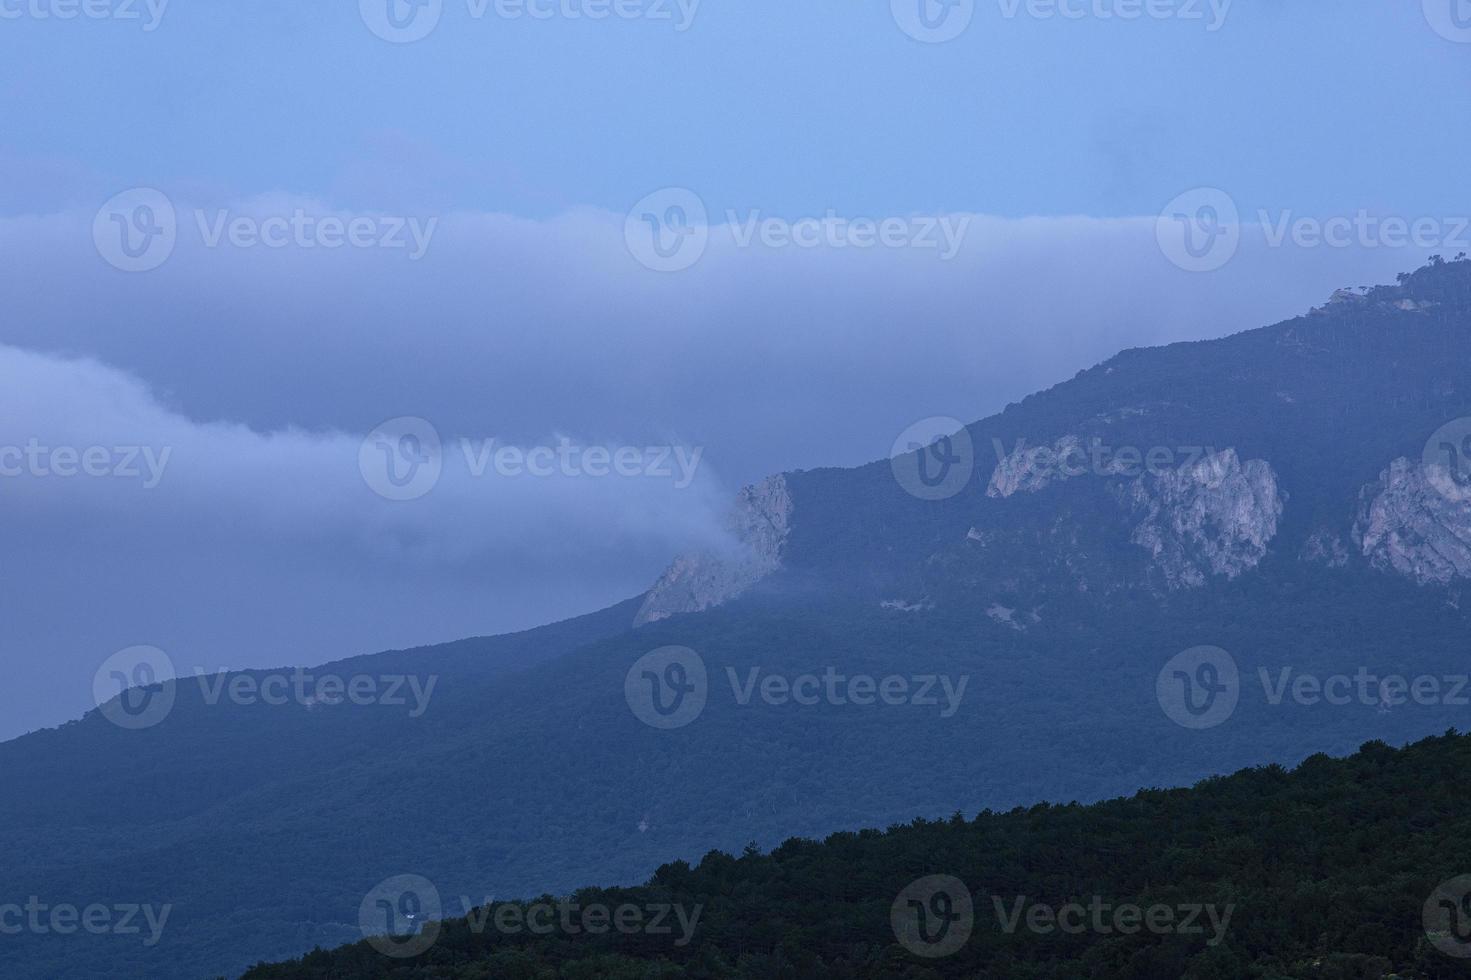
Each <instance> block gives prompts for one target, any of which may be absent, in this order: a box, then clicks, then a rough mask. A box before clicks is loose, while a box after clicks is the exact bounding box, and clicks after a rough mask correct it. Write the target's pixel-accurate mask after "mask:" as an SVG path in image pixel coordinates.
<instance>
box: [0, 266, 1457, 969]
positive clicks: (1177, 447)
mask: <svg viewBox="0 0 1471 980" xmlns="http://www.w3.org/2000/svg"><path fill="white" fill-rule="evenodd" d="M984 316H985V311H977V317H978V319H983V318H984ZM936 354H937V356H943V352H936ZM874 383H875V384H880V383H882V379H874ZM1468 416H1471V262H1468V261H1464V260H1460V259H1458V260H1456V261H1451V262H1446V261H1443V260H1438V259H1437V260H1435V261H1434V262H1433V263H1432V264H1431V265H1429V266H1427V267H1425V268H1422V269H1420V270H1417V271H1416V272H1414V273H1409V274H1406V275H1403V276H1401V277H1400V279H1399V281H1398V282H1397V283H1396V284H1394V285H1386V286H1380V287H1376V288H1373V289H1368V290H1352V291H1340V292H1339V293H1337V294H1335V295H1334V296H1333V297H1332V298H1331V299H1330V300H1329V301H1328V302H1326V303H1325V305H1323V306H1322V307H1319V308H1317V309H1314V310H1312V311H1310V312H1308V313H1305V314H1304V315H1302V316H1298V317H1295V318H1293V319H1291V320H1288V321H1285V322H1282V323H1279V324H1275V325H1273V326H1269V327H1265V328H1260V329H1255V330H1251V331H1248V332H1245V333H1240V334H1237V335H1234V336H1231V337H1227V338H1224V339H1220V340H1213V341H1205V342H1197V343H1186V344H1176V345H1172V346H1168V347H1163V348H1152V349H1141V350H1128V351H1124V352H1122V353H1120V354H1119V355H1117V356H1115V357H1114V358H1112V359H1110V360H1108V361H1106V362H1104V363H1103V364H1100V365H1097V366H1096V367H1093V368H1090V369H1089V370H1086V371H1083V372H1081V373H1079V374H1078V375H1077V376H1076V377H1075V378H1073V379H1071V380H1069V381H1067V382H1065V383H1062V384H1059V385H1057V386H1056V387H1054V388H1051V389H1049V390H1047V391H1044V392H1040V393H1038V394H1035V395H1032V396H1031V397H1029V398H1027V399H1025V400H1024V401H1022V402H1021V403H1019V404H1015V405H1011V406H1008V407H1007V408H1006V409H1005V410H1004V411H1003V412H1001V413H999V414H997V415H995V416H992V417H990V418H987V419H983V420H981V421H979V422H975V423H973V424H970V425H964V426H962V425H960V424H959V423H956V424H955V425H954V426H947V425H946V424H945V423H943V422H939V423H934V424H932V425H931V426H930V427H929V429H927V430H926V434H925V435H924V436H922V437H918V438H916V439H914V440H910V441H907V442H906V441H905V440H901V444H900V445H899V446H898V447H896V448H897V452H896V455H895V456H894V458H892V459H886V460H881V461H877V462H874V463H871V464H869V465H867V466H862V467H858V468H856V469H821V470H812V471H799V472H791V473H785V474H780V475H776V476H773V477H770V478H769V479H767V480H765V481H762V482H761V483H759V484H757V485H755V486H752V487H749V488H747V489H745V490H743V491H741V493H740V494H739V495H738V497H737V500H736V502H735V505H734V507H733V508H732V511H731V514H730V518H729V521H728V529H729V532H730V533H729V541H728V543H727V545H726V546H724V547H721V548H713V549H706V550H701V551H694V552H691V553H690V554H687V555H684V556H681V557H679V558H677V559H676V560H675V561H674V562H673V563H672V564H671V566H670V568H669V569H668V571H666V572H665V574H664V575H663V576H661V577H660V579H659V580H658V581H657V582H656V583H653V585H652V587H651V588H650V590H649V591H648V592H647V593H645V594H644V595H641V596H637V597H634V598H632V599H630V600H629V601H627V602H624V603H620V604H619V605H617V606H614V607H612V608H609V609H606V610H603V611H600V612H597V613H594V614H591V615H588V616H584V617H581V618H578V619H574V620H570V621H568V622H564V623H559V624H555V625H552V626H548V627H544V628H541V629H538V630H532V631H529V632H526V633H521V634H516V635H513V636H505V637H496V638H488V639H473V640H464V641H460V642H458V643H453V644H448V645H444V646H439V647H431V648H425V649H420V650H406V651H394V652H388V653H381V654H375V655H372V656H368V657H360V658H354V659H351V660H348V661H343V662H339V663H336V664H329V665H324V666H323V667H319V668H312V669H311V671H310V672H308V675H309V676H308V677H307V679H306V681H305V683H306V684H307V685H308V686H309V687H310V689H311V691H312V692H313V693H312V694H311V695H310V696H307V697H285V698H283V699H279V700H280V703H271V701H270V700H269V699H267V698H266V697H264V696H263V694H264V692H266V691H268V690H273V689H274V690H284V688H283V687H282V685H287V684H290V683H294V682H295V678H294V677H292V676H291V672H290V671H276V672H272V671H252V672H247V673H244V674H240V675H235V676H232V677H219V678H205V679H197V678H183V679H180V680H177V681H170V682H166V683H164V684H161V685H160V684H153V685H145V686H144V687H143V688H141V689H135V690H132V691H126V692H123V693H120V694H118V696H117V697H116V698H115V699H113V701H111V702H109V703H107V704H104V705H103V707H102V708H100V709H99V710H97V711H94V712H90V713H89V714H88V715H86V716H85V717H83V718H82V719H80V720H78V721H74V722H71V723H69V724H67V725H64V726H62V727H60V728H56V729H49V730H45V731H40V732H36V733H33V734H30V735H27V736H24V737H22V738H19V739H15V740H13V741H10V742H7V743H4V744H3V745H0V772H4V773H5V774H6V783H7V788H8V792H7V793H6V794H4V796H3V798H0V821H3V823H4V826H5V827H6V828H7V831H8V842H9V844H10V846H9V847H7V848H5V849H4V851H3V852H0V872H3V873H0V880H3V881H4V882H5V883H6V889H7V890H8V891H9V896H7V895H3V894H0V904H3V903H4V902H6V901H15V902H24V901H26V899H27V898H28V897H30V896H48V897H49V900H50V901H66V902H71V903H75V904H77V905H86V904H87V903H91V902H100V903H105V904H108V905H113V904H116V903H137V904H140V905H142V904H147V905H151V906H158V907H161V906H163V905H165V904H166V905H168V906H169V907H170V912H169V918H168V921H167V925H166V927H165V928H164V929H163V930H162V934H161V938H160V939H159V941H158V942H157V943H156V944H154V945H146V944H145V943H144V942H143V938H147V937H146V936H145V937H142V938H140V937H138V936H133V935H117V934H107V935H90V934H85V933H77V934H74V935H70V936H67V937H65V938H64V939H63V937H60V936H56V935H39V934H35V933H30V934H25V935H19V936H13V937H7V939H6V949H7V956H6V972H7V975H9V976H13V977H17V978H22V980H26V978H32V977H36V978H40V977H54V976H68V977H106V976H117V975H126V976H149V977H154V978H160V980H170V978H176V977H177V978H184V977H188V978H198V977H201V976H213V975H223V974H232V975H235V974H238V973H239V972H240V971H241V970H244V969H245V968H247V967H248V966H249V965H250V964H252V963H256V962H258V961H261V960H273V959H285V958H289V957H293V956H297V955H299V954H301V953H303V952H305V951H307V950H310V949H312V948H314V947H318V946H321V947H331V946H337V945H341V944H343V943H348V942H354V941H357V940H359V939H361V938H362V937H363V929H364V927H363V925H362V921H361V920H362V916H361V909H362V906H363V905H364V902H365V896H372V895H373V894H374V892H375V889H377V888H378V887H379V886H380V885H381V884H382V883H383V882H385V881H387V880H390V879H393V878H395V876H402V875H413V876H417V877H419V878H422V879H423V880H427V881H430V882H432V883H433V884H434V886H435V890H436V891H437V893H438V894H439V896H440V897H441V898H442V900H443V905H442V908H441V910H440V911H441V912H442V913H443V914H444V915H446V916H455V915H463V914H465V913H467V912H469V911H471V910H472V909H475V908H477V907H483V906H484V905H485V904H487V903H488V902H490V901H492V900H504V899H518V898H526V897H529V896H536V895H542V894H557V895H560V894H568V893H570V892H571V891H572V890H574V889H577V888H582V887H586V886H589V885H599V886H613V885H629V884H633V883H637V882H643V881H646V880H649V878H650V875H652V874H654V872H655V871H656V869H660V868H661V867H666V866H667V865H668V864H669V862H671V861H678V860H684V861H694V860H697V859H699V858H700V857H701V856H702V855H705V854H707V853H708V852H710V851H711V850H723V851H729V852H731V853H737V852H742V851H743V849H744V848H746V847H747V846H748V845H752V846H753V847H754V848H755V849H757V852H758V853H759V849H761V848H771V847H775V846H776V845H778V844H780V843H781V842H782V841H785V840H788V839H789V838H793V837H796V838H823V837H826V836H827V835H830V834H832V833H834V832H843V831H858V830H860V829H861V828H871V827H883V826H890V825H896V824H909V823H912V822H913V821H915V820H916V819H917V818H923V819H928V820H941V819H946V818H950V817H951V816H952V815H954V814H957V813H961V814H974V813H977V812H980V811H982V810H986V809H991V810H998V809H1007V808H1011V807H1016V806H1023V805H1032V804H1036V803H1038V802H1040V801H1054V802H1068V801H1080V802H1083V803H1092V802H1096V801H1100V800H1106V799H1111V798H1114V797H1119V796H1122V795H1126V794H1132V793H1134V792H1136V791H1138V790H1139V789H1140V788H1141V787H1173V786H1182V785H1188V784H1191V783H1193V782H1195V781H1197V780H1200V779H1203V778H1206V777H1210V776H1214V775H1219V774H1224V773H1228V772H1232V771H1235V770H1237V769H1242V768H1245V767H1253V766H1264V765H1269V764H1274V763H1275V764H1280V765H1296V764H1298V763H1300V762H1302V761H1303V760H1304V759H1307V758H1309V757H1310V756H1314V755H1316V754H1319V753H1330V754H1345V753H1348V752H1351V751H1353V750H1354V749H1355V748H1357V747H1358V746H1359V745H1361V744H1362V743H1364V742H1365V741H1368V740H1372V739H1378V740H1383V741H1384V742H1387V743H1403V742H1407V741H1411V740H1415V739H1419V738H1423V737H1425V736H1428V735H1431V734H1435V733H1439V732H1443V731H1445V730H1446V729H1448V728H1451V727H1454V726H1457V725H1462V726H1464V724H1465V719H1466V717H1467V714H1468V707H1467V700H1468V699H1471V689H1467V684H1466V680H1467V678H1466V675H1467V669H1466V667H1465V663H1464V659H1465V658H1464V656H1463V653H1462V645H1463V644H1464V637H1465V636H1466V635H1467V626H1468V619H1467V612H1466V611H1463V609H1462V608H1461V606H1462V597H1463V593H1464V591H1465V585H1466V580H1467V579H1468V577H1471V507H1468V506H1467V504H1468V501H1471V490H1468V489H1467V488H1468V485H1471V483H1468V479H1467V477H1468V475H1471V465H1468V462H1467V461H1468V459H1471V421H1467V417H1468ZM300 673H301V672H296V674H297V675H300ZM324 677H332V678H339V679H341V680H342V681H343V687H342V688H338V687H336V686H329V689H328V691H327V693H325V694H324V689H323V686H322V684H321V681H322V679H323V678H324ZM354 678H366V679H368V681H369V682H370V683H371V686H372V691H373V693H374V695H375V696H365V697H363V698H354V697H352V696H350V693H348V692H350V691H351V690H352V688H351V684H352V681H353V679H354ZM411 681H412V682H413V683H410V682H411ZM389 687H393V688H394V690H395V691H397V692H398V694H399V695H400V696H398V697H395V698H391V699H390V698H388V697H386V696H377V695H382V694H383V692H385V691H386V690H387V689H388V688H389ZM222 692H225V693H222ZM411 692H418V695H419V696H418V697H417V698H416V697H414V696H408V695H410V693H411ZM364 693H365V694H367V693H368V691H367V688H364ZM155 697H163V698H166V703H167V704H168V705H169V710H168V711H167V715H166V717H162V718H160V719H158V720H157V722H156V723H152V724H147V725H138V726H136V727H129V726H128V725H127V723H126V719H128V718H130V717H134V715H133V712H134V711H135V710H142V711H144V712H145V713H146V710H147V709H146V707H143V706H145V705H147V704H148V703H150V700H151V699H152V698H155ZM154 703H163V702H154ZM421 709H422V710H421ZM120 718H121V719H124V722H125V723H124V724H118V723H116V721H117V719H120ZM61 815H65V816H61ZM917 846H919V845H917ZM937 846H942V844H941V843H940V842H930V843H924V844H923V847H924V848H930V847H937ZM920 863H923V862H920ZM661 873H664V872H661ZM263 975H264V974H263ZM279 975H282V976H287V975H291V976H294V975H298V974H279ZM322 975H326V974H322ZM333 975H336V974H333ZM406 975H407V974H406ZM422 975H426V976H427V975H430V974H422ZM433 975H448V974H433ZM712 975H713V974H712ZM847 975H853V976H860V975H866V974H863V973H861V972H854V973H851V974H847ZM914 975H915V976H921V975H929V974H923V973H915V974H914ZM940 975H943V974H940ZM1018 975H1020V974H1018ZM1035 975H1037V976H1049V975H1063V974H1048V973H1045V972H1039V973H1037V974H1035ZM1120 975H1122V974H1120ZM1137 975H1141V976H1142V975H1147V974H1143V973H1140V974H1137ZM1199 975H1200V976H1216V975H1220V976H1224V975H1228V974H1225V973H1201V974H1199ZM1324 975H1327V974H1324ZM1344 975H1348V974H1344Z"/></svg>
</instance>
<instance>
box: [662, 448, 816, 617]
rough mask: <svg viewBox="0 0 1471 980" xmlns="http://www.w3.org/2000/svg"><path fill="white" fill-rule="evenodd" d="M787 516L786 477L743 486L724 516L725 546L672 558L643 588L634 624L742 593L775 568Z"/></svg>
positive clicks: (707, 605) (697, 608)
mask: <svg viewBox="0 0 1471 980" xmlns="http://www.w3.org/2000/svg"><path fill="white" fill-rule="evenodd" d="M791 519H792V495H791V490H790V488H789V487H788V486H787V481H786V477H784V476H773V477H769V478H767V479H765V480H763V481H761V482H760V483H757V484H755V485H754V486H749V487H746V488H745V489H743V490H742V491H741V492H740V493H739V494H738V495H737V497H736V502H735V506H734V507H733V508H732V509H731V512H730V514H729V516H728V517H727V518H726V531H727V532H728V533H729V535H730V538H731V541H730V545H729V547H728V548H723V549H720V550H709V551H701V552H696V553H693V554H688V555H682V556H680V557H679V558H677V559H675V561H674V563H673V564H671V565H670V566H669V568H668V570H667V571H665V572H664V574H663V575H662V576H660V577H659V581H658V582H656V583H654V587H653V588H652V589H650V590H649V594H648V595H647V596H646V597H645V599H644V603H643V605H642V606H641V607H640V608H639V611H638V615H637V616H636V617H635V618H634V625H635V626H642V625H643V624H645V623H652V622H655V621H657V620H660V619H667V618H668V617H670V616H673V615H675V614H676V613H688V612H699V611H701V610H703V609H709V608H711V607H713V606H718V605H720V604H721V603H723V602H727V601H729V600H731V599H734V598H735V597H736V596H738V595H740V594H741V593H743V592H745V591H746V590H747V589H749V588H750V587H751V586H753V585H755V584H756V583H757V582H759V581H761V580H762V579H763V578H765V577H766V576H768V575H770V574H771V573H772V572H774V571H776V570H777V569H778V568H780V567H781V559H782V551H783V549H784V548H785V545H786V541H787V535H788V534H789V533H790V531H791Z"/></svg>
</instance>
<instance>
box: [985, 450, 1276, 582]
mask: <svg viewBox="0 0 1471 980" xmlns="http://www.w3.org/2000/svg"><path fill="white" fill-rule="evenodd" d="M1143 458H1144V456H1143V454H1139V453H1135V454H1134V456H1133V457H1130V458H1129V459H1127V460H1126V459H1125V458H1124V457H1122V456H1120V455H1117V454H1100V453H1097V452H1091V451H1090V447H1089V446H1087V445H1085V444H1084V442H1083V440H1082V439H1081V438H1080V437H1078V436H1076V435H1067V436H1063V437H1062V438H1061V439H1058V440H1057V441H1056V442H1054V443H1052V444H1051V445H1047V446H1035V447H1030V448H1028V447H1025V446H1018V447H1017V448H1016V449H1014V450H1013V451H1012V452H1011V453H1009V454H1008V455H1007V456H1006V457H1005V458H1004V459H1003V460H1002V461H1001V462H1000V463H999V464H998V465H997V466H996V469H995V471H994V472H993V473H992V474H991V480H990V483H989V484H988V485H987V487H986V495H987V496H988V497H990V498H992V499H1006V498H1009V497H1011V496H1013V495H1015V494H1018V493H1036V492H1039V491H1041V490H1045V489H1046V488H1047V487H1049V486H1052V485H1054V484H1057V483H1061V482H1065V481H1068V480H1071V479H1073V478H1075V477H1080V476H1093V477H1097V478H1101V479H1102V481H1103V485H1105V486H1107V487H1108V488H1109V491H1110V492H1111V493H1113V495H1114V496H1115V498H1116V499H1117V500H1118V501H1119V502H1120V504H1121V505H1122V506H1123V507H1124V509H1125V511H1126V514H1125V515H1124V516H1122V517H1121V520H1133V521H1136V522H1137V523H1136V525H1135V526H1134V528H1133V532H1132V534H1131V540H1132V541H1133V542H1134V543H1135V544H1136V545H1139V546H1140V547H1142V548H1144V549H1146V550H1147V551H1148V552H1149V554H1150V558H1151V562H1152V564H1153V566H1154V567H1155V568H1156V569H1158V571H1159V572H1160V573H1161V575H1162V576H1163V579H1164V582H1165V584H1166V585H1167V586H1168V587H1169V588H1171V589H1179V588H1195V587H1198V586H1202V585H1204V584H1205V583H1206V581H1207V580H1208V579H1209V578H1210V577H1211V576H1213V575H1224V576H1225V577H1227V578H1235V577H1236V576H1237V575H1240V574H1241V573H1242V572H1244V571H1247V570H1249V569H1252V568H1255V567H1256V566H1257V565H1258V564H1259V563H1260V562H1261V560H1262V558H1264V557H1265V556H1266V553H1267V545H1268V544H1269V543H1270V542H1271V540H1272V539H1273V538H1274V537H1275V536H1276V534H1277V523H1278V519H1279V518H1280V517H1281V516H1282V512H1283V507H1284V505H1285V501H1286V495H1285V494H1284V493H1283V492H1282V490H1281V489H1280V487H1279V486H1278V481H1277V475H1276V473H1275V472H1274V471H1273V469H1272V467H1271V465H1270V464H1268V463H1267V462H1266V461H1265V460H1260V459H1254V460H1251V461H1249V462H1246V463H1242V462H1241V460H1240V458H1239V457H1238V456H1237V453H1236V451H1235V450H1234V449H1227V450H1224V451H1221V452H1215V451H1213V450H1203V451H1201V452H1200V453H1199V457H1198V458H1196V459H1192V460H1189V461H1187V462H1185V463H1184V464H1183V465H1180V466H1178V467H1175V468H1167V467H1161V468H1154V467H1150V466H1145V467H1141V466H1140V465H1139V460H1141V459H1143ZM1141 469H1142V470H1143V472H1142V474H1141V475H1138V476H1136V477H1134V478H1133V479H1129V477H1130V476H1131V475H1133V474H1134V473H1139V472H1140V470H1141Z"/></svg>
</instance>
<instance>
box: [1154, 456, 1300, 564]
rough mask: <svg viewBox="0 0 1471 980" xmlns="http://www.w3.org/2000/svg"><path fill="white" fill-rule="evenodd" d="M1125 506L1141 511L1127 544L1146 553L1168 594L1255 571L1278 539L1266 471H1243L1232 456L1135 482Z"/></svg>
mask: <svg viewBox="0 0 1471 980" xmlns="http://www.w3.org/2000/svg"><path fill="white" fill-rule="evenodd" d="M1126 499H1127V500H1128V501H1129V502H1130V503H1131V504H1133V505H1134V507H1136V508H1138V509H1140V510H1143V511H1144V512H1145V517H1144V519H1143V520H1142V521H1141V522H1140V523H1139V524H1138V526H1136V527H1135V528H1134V532H1133V535H1132V536H1131V540H1132V541H1133V542H1134V543H1135V544H1137V545H1139V546H1140V547H1141V548H1144V549H1145V550H1147V551H1148V552H1149V554H1150V558H1151V560H1152V561H1153V563H1154V565H1155V567H1156V568H1158V569H1159V570H1160V571H1161V572H1162V573H1163V575H1164V579H1165V583H1166V584H1167V585H1168V586H1169V588H1171V589H1181V588H1195V587H1198V586H1202V585H1204V584H1205V583H1206V581H1207V579H1208V578H1209V577H1210V576H1213V575H1224V576H1225V577H1226V578H1235V577H1236V576H1238V575H1240V574H1241V573H1243V572H1245V571H1248V570H1250V569H1252V568H1255V567H1256V566H1257V565H1258V564H1260V563H1261V560H1262V559H1263V558H1264V557H1266V554H1267V546H1268V544H1269V543H1270V542H1271V540H1272V539H1273V538H1274V537H1276V535H1277V522H1278V520H1279V519H1280V518H1281V516H1282V511H1283V508H1284V506H1285V502H1286V496H1285V494H1284V493H1283V492H1282V490H1281V488H1280V487H1279V486H1278V485H1277V475H1276V473H1275V472H1274V471H1273V470H1272V467H1271V464H1269V463H1267V462H1266V460H1261V459H1253V460H1250V461H1249V462H1247V463H1244V464H1243V463H1242V462H1241V460H1240V459H1239V458H1238V457H1237V455H1236V450H1234V449H1226V450H1223V451H1221V452H1218V453H1213V454H1211V455H1208V456H1206V457H1204V458H1202V459H1200V460H1198V461H1197V462H1195V463H1194V464H1192V465H1188V466H1182V467H1180V468H1179V469H1177V470H1168V471H1165V472H1162V473H1152V474H1149V475H1148V476H1145V477H1141V478H1140V479H1138V480H1135V481H1134V482H1133V483H1132V484H1131V485H1130V487H1129V488H1128V490H1127V492H1126Z"/></svg>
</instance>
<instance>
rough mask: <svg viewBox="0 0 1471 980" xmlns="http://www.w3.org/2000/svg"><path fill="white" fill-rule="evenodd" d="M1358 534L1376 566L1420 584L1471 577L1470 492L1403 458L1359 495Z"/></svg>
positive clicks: (1442, 475) (1440, 473)
mask: <svg viewBox="0 0 1471 980" xmlns="http://www.w3.org/2000/svg"><path fill="white" fill-rule="evenodd" d="M1359 499H1360V507H1359V515H1358V521H1357V522H1356V523H1355V525H1354V537H1355V539H1356V541H1357V543H1358V545H1359V548H1360V550H1361V551H1362V553H1363V555H1364V557H1365V558H1368V559H1369V561H1370V563H1371V564H1373V565H1374V567H1376V568H1380V569H1384V570H1387V571H1392V572H1397V573H1398V574H1400V575H1405V576H1408V577H1410V578H1413V579H1414V580H1415V581H1416V582H1417V583H1419V584H1421V585H1426V584H1431V583H1435V584H1441V585H1444V584H1447V583H1449V582H1451V581H1452V580H1454V579H1457V578H1471V491H1467V490H1466V489H1464V488H1461V487H1458V486H1457V485H1456V484H1454V483H1452V482H1450V480H1449V477H1448V475H1447V474H1446V472H1445V471H1444V470H1443V469H1440V470H1438V471H1437V470H1435V469H1434V468H1432V467H1427V466H1426V465H1425V464H1424V463H1421V462H1411V461H1410V460H1408V459H1405V458H1403V457H1401V458H1400V459H1396V460H1395V461H1394V462H1393V463H1391V464H1389V468H1388V469H1387V470H1385V471H1384V472H1383V473H1381V474H1380V475H1379V479H1378V480H1377V481H1375V482H1374V483H1371V484H1369V485H1368V486H1366V487H1365V488H1364V490H1363V492H1362V494H1361V495H1360V498H1359Z"/></svg>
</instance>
